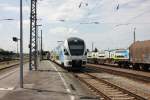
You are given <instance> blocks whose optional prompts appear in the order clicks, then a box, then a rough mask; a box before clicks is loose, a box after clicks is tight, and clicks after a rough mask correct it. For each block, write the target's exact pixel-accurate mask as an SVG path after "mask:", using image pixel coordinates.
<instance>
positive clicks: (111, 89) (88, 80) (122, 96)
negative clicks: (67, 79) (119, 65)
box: [75, 72, 147, 100]
mask: <svg viewBox="0 0 150 100" xmlns="http://www.w3.org/2000/svg"><path fill="white" fill-rule="evenodd" d="M75 77H77V78H78V79H79V80H80V81H82V82H83V83H85V84H86V85H87V86H88V87H89V88H90V89H91V90H92V91H94V92H95V93H96V94H97V95H99V96H100V97H102V98H100V99H101V100H102V99H103V100H147V99H146V98H144V97H141V96H139V95H136V94H134V93H132V92H130V91H128V90H126V89H123V88H121V87H119V86H117V85H114V84H112V83H110V82H108V81H105V80H103V79H101V78H98V77H96V76H94V75H92V74H89V73H84V72H83V73H79V74H75Z"/></svg>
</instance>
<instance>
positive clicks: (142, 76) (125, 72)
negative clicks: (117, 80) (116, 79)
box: [85, 64, 150, 82]
mask: <svg viewBox="0 0 150 100" xmlns="http://www.w3.org/2000/svg"><path fill="white" fill-rule="evenodd" d="M85 67H88V68H91V69H95V70H100V71H104V72H106V73H111V74H115V75H119V76H124V77H128V78H132V79H136V80H140V81H143V82H150V73H149V72H142V71H135V70H129V69H121V68H114V67H108V66H103V65H95V64H87V65H86V66H85Z"/></svg>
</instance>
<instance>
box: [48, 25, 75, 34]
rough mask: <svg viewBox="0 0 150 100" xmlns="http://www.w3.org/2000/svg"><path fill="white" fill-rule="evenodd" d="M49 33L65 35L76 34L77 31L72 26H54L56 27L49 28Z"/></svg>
mask: <svg viewBox="0 0 150 100" xmlns="http://www.w3.org/2000/svg"><path fill="white" fill-rule="evenodd" d="M49 33H50V34H55V35H61V36H66V35H69V34H76V33H78V31H77V30H75V29H72V28H67V27H56V28H53V29H50V30H49Z"/></svg>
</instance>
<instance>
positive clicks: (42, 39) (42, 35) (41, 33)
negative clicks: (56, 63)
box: [41, 30, 43, 60]
mask: <svg viewBox="0 0 150 100" xmlns="http://www.w3.org/2000/svg"><path fill="white" fill-rule="evenodd" d="M41 60H43V34H42V30H41Z"/></svg>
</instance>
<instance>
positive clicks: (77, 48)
mask: <svg viewBox="0 0 150 100" xmlns="http://www.w3.org/2000/svg"><path fill="white" fill-rule="evenodd" d="M65 47H66V50H65V51H64V53H65V59H64V66H66V67H72V68H73V67H75V68H77V67H78V68H80V67H81V66H82V65H85V64H86V62H87V57H86V55H87V51H86V45H85V42H84V40H82V39H80V38H75V37H73V38H68V39H67V40H66V41H65Z"/></svg>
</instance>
